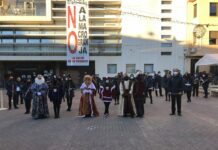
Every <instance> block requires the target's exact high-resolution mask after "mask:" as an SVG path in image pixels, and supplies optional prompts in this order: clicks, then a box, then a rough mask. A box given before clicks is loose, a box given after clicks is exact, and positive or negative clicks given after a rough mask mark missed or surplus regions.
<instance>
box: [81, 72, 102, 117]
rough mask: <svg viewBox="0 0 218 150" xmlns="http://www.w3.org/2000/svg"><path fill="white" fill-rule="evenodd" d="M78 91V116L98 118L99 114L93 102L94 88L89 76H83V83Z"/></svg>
mask: <svg viewBox="0 0 218 150" xmlns="http://www.w3.org/2000/svg"><path fill="white" fill-rule="evenodd" d="M80 89H81V93H82V96H81V98H80V104H79V115H80V116H83V117H84V118H87V117H91V116H95V117H97V116H99V112H98V109H97V106H96V104H95V100H94V96H95V93H96V87H95V85H94V84H93V83H92V77H91V76H90V75H85V77H84V82H83V83H82V85H81V86H80Z"/></svg>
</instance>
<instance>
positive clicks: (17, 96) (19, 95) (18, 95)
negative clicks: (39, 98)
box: [14, 77, 23, 105]
mask: <svg viewBox="0 0 218 150" xmlns="http://www.w3.org/2000/svg"><path fill="white" fill-rule="evenodd" d="M14 100H15V101H16V103H17V105H18V103H19V100H20V104H23V83H22V81H21V78H20V77H17V81H16V82H15V92H14Z"/></svg>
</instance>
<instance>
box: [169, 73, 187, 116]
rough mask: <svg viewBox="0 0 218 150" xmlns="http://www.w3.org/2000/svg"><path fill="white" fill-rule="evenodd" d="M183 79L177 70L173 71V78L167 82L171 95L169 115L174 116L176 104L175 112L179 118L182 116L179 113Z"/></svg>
mask: <svg viewBox="0 0 218 150" xmlns="http://www.w3.org/2000/svg"><path fill="white" fill-rule="evenodd" d="M183 86H184V83H183V78H182V76H181V74H180V71H179V69H173V76H172V78H171V79H170V81H169V89H170V93H171V99H172V100H171V114H170V115H175V111H176V104H177V112H178V115H179V116H182V112H181V98H182V92H183Z"/></svg>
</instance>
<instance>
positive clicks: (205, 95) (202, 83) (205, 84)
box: [201, 72, 210, 98]
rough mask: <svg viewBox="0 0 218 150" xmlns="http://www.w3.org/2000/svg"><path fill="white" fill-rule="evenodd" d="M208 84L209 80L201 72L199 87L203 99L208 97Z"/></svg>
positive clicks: (204, 73)
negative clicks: (200, 87)
mask: <svg viewBox="0 0 218 150" xmlns="http://www.w3.org/2000/svg"><path fill="white" fill-rule="evenodd" d="M209 83H210V80H209V78H208V75H207V74H206V72H203V74H202V77H201V85H202V87H203V89H204V98H207V97H208V88H209Z"/></svg>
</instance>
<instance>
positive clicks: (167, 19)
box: [161, 18, 171, 22]
mask: <svg viewBox="0 0 218 150" xmlns="http://www.w3.org/2000/svg"><path fill="white" fill-rule="evenodd" d="M169 21H171V18H161V22H169Z"/></svg>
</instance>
